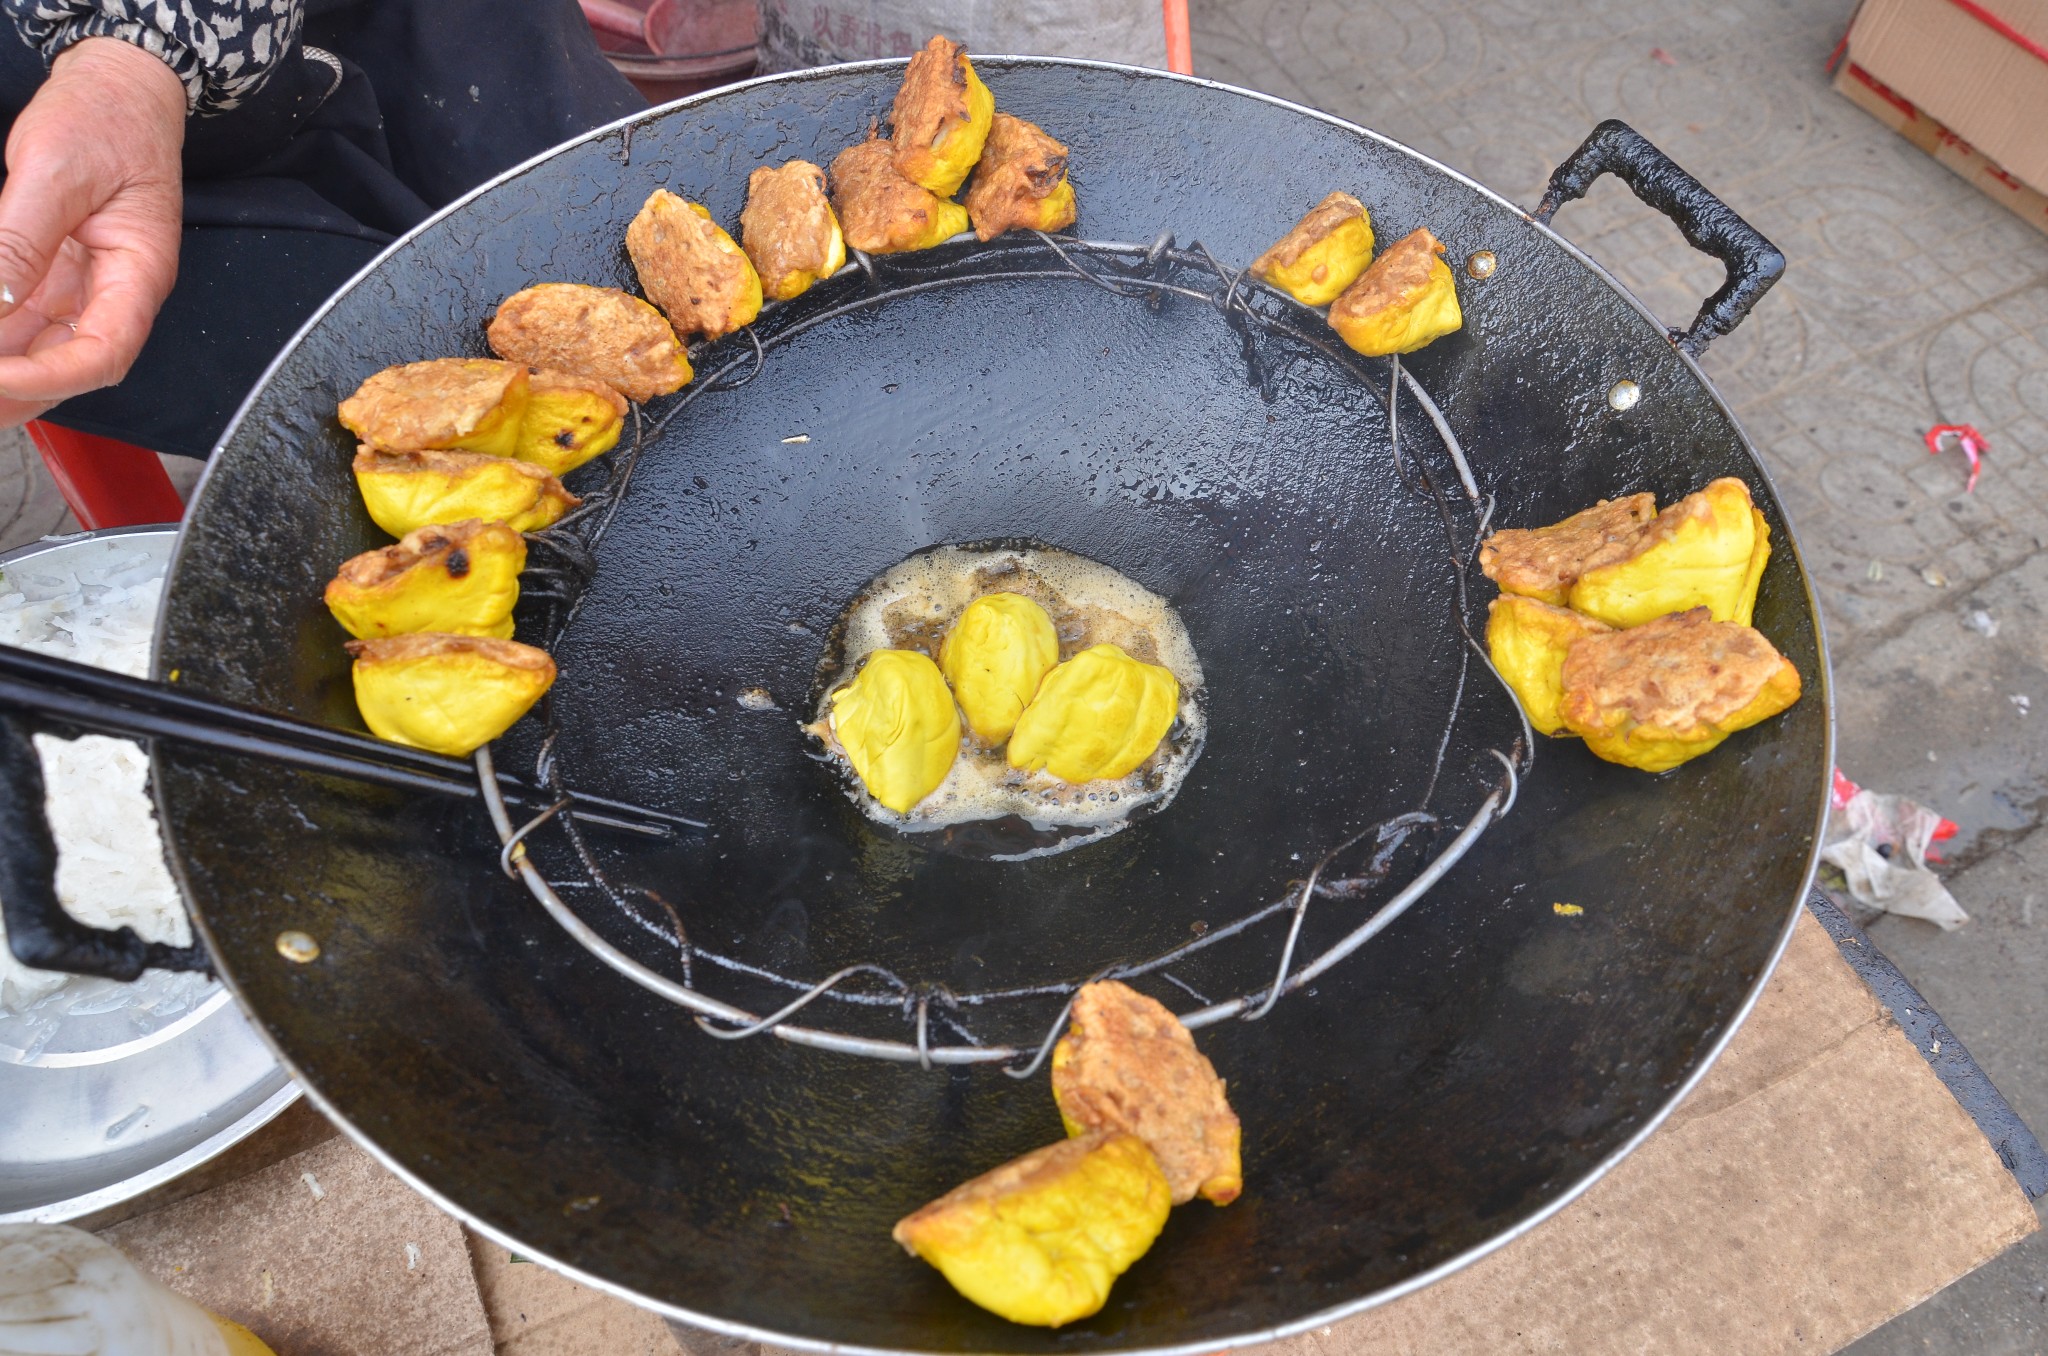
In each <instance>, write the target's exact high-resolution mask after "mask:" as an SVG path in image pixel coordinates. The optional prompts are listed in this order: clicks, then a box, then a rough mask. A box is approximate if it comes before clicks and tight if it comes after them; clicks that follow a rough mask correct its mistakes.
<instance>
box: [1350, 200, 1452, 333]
mask: <svg viewBox="0 0 2048 1356" xmlns="http://www.w3.org/2000/svg"><path fill="white" fill-rule="evenodd" d="M1443 252H1444V247H1443V243H1442V242H1441V241H1439V240H1438V239H1437V238H1436V237H1435V236H1433V235H1431V234H1430V233H1429V229H1428V228H1427V227H1418V228H1417V229H1415V230H1413V231H1410V232H1409V233H1408V234H1407V235H1405V236H1403V237H1402V238H1401V239H1400V240H1397V241H1395V242H1394V243H1393V244H1391V245H1389V246H1387V248H1386V250H1385V251H1384V252H1383V253H1382V254H1381V255H1380V257H1379V258H1377V259H1375V260H1373V263H1372V267H1370V268H1368V269H1366V271H1365V272H1364V273H1363V274H1361V275H1360V276H1359V279H1358V281H1357V282H1355V283H1353V284H1351V286H1349V287H1347V288H1345V289H1344V294H1343V295H1342V296H1340V297H1338V298H1337V300H1336V301H1334V302H1333V303H1331V305H1330V328H1332V329H1334V330H1336V331H1337V335H1338V337H1339V338H1341V339H1342V340H1343V341H1344V342H1345V343H1347V344H1349V345H1350V346H1351V347H1352V348H1354V349H1356V350H1357V351H1358V352H1360V353H1363V354H1364V355H1365V356H1366V357H1368V358H1383V357H1385V356H1386V355H1388V354H1389V353H1413V352H1414V351H1415V350H1416V349H1418V348H1421V347H1422V346H1423V345H1424V344H1428V343H1431V342H1433V341H1435V340H1438V339H1441V338H1443V337H1444V336H1445V335H1447V334H1450V333H1451V332H1453V331H1454V330H1456V329H1457V328H1458V327H1459V326H1461V325H1463V324H1464V323H1465V317H1464V313H1463V312H1461V311H1460V310H1459V309H1458V284H1457V281H1456V280H1455V279H1454V278H1452V277H1451V270H1450V266H1449V265H1448V264H1446V263H1444V261H1443V260H1442V259H1441V258H1439V257H1438V256H1439V255H1441V254H1442V253H1443Z"/></svg>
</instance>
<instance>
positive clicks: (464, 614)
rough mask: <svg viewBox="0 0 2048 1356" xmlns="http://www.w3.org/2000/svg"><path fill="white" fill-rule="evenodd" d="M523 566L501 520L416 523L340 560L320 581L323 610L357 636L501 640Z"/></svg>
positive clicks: (516, 538)
mask: <svg viewBox="0 0 2048 1356" xmlns="http://www.w3.org/2000/svg"><path fill="white" fill-rule="evenodd" d="M525 568H526V538H524V537H522V536H520V535H519V534H518V533H517V532H515V531H513V530H512V529H511V528H509V527H507V526H506V525H505V524H504V523H501V522H490V523H487V522H484V521H482V520H481V519H477V518H470V519H467V520H465V521H463V522H459V523H449V524H447V525H446V526H443V527H423V528H420V529H418V530H417V531H414V532H408V533H406V534H405V537H404V539H403V540H402V541H400V542H399V543H398V544H397V545H396V546H386V547H384V548H383V549H382V550H377V551H365V552H363V554H361V555H359V556H355V557H352V558H351V559H349V560H347V561H344V562H343V563H342V566H341V569H340V570H338V571H337V572H336V573H335V576H334V578H333V580H332V581H331V582H329V584H328V585H327V594H326V601H327V610H328V611H330V612H332V613H333V614H334V619H335V620H336V621H338V622H340V623H341V625H342V627H343V629H345V630H346V631H347V632H348V633H349V634H350V635H352V636H357V637H360V638H364V639H374V638H375V637H378V636H401V635H409V634H411V633H413V632H415V631H440V632H443V633H446V634H449V635H461V636H496V637H497V638H498V639H500V640H509V639H510V638H511V636H512V605H513V604H514V603H517V602H518V601H519V572H520V571H521V570H523V569H525Z"/></svg>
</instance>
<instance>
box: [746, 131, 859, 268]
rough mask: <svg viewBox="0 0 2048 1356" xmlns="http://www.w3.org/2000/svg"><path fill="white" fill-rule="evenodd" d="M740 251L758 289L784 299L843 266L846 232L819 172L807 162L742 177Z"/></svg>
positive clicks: (792, 162) (763, 167) (765, 167)
mask: <svg viewBox="0 0 2048 1356" xmlns="http://www.w3.org/2000/svg"><path fill="white" fill-rule="evenodd" d="M740 248H741V249H743V250H745V251H746V252H747V258H748V259H750V260H752V261H753V264H754V271H755V272H756V273H758V274H760V275H761V289H762V291H764V292H765V293H767V295H769V296H770V297H773V298H774V299H775V300H777V301H789V300H791V299H792V298H795V297H800V296H802V295H803V294H804V293H805V292H807V291H808V290H810V288H811V287H812V285H813V284H815V283H816V282H817V281H818V279H820V278H829V277H831V276H832V275H833V274H834V273H837V272H838V271H839V270H840V268H841V267H843V266H844V265H845V263H846V234H845V232H843V231H841V230H840V229H839V218H838V216H836V215H835V214H834V213H833V211H832V202H831V199H829V198H828V197H827V196H826V194H825V171H823V170H821V169H819V168H818V167H817V166H816V165H813V164H812V163H811V162H810V161H808V160H792V161H790V162H789V163H788V164H786V165H783V166H781V167H780V168H778V169H770V168H768V167H767V166H766V165H762V166H760V167H758V168H756V169H755V170H754V172H753V173H752V174H750V175H748V176H747V205H746V208H745V210H743V211H742V212H741V213H740Z"/></svg>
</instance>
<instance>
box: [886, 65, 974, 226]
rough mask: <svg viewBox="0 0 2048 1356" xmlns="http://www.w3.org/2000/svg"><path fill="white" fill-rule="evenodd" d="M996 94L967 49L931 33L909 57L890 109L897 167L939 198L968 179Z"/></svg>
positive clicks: (949, 193)
mask: <svg viewBox="0 0 2048 1356" xmlns="http://www.w3.org/2000/svg"><path fill="white" fill-rule="evenodd" d="M995 111H996V99H995V96H994V95H993V94H990V93H989V92H988V86H987V85H984V84H982V83H981V77H980V76H978V75H976V74H975V73H974V63H973V62H971V61H969V60H968V59H967V49H966V48H965V47H962V46H961V45H960V44H959V43H957V42H954V41H953V40H952V39H950V38H945V37H939V36H937V35H934V36H933V38H932V40H931V41H930V42H928V43H926V44H925V45H924V50H923V51H921V52H918V53H917V54H916V55H915V56H913V57H911V58H910V68H909V69H908V70H906V71H905V72H904V73H903V85H902V87H901V88H900V89H898V90H897V91H896V102H895V105H894V106H893V107H892V108H891V109H890V110H889V144H890V148H891V154H892V156H893V157H894V160H895V164H896V172H897V173H898V174H900V175H902V176H903V177H904V178H906V179H908V180H910V182H912V183H913V184H916V185H918V186H919V187H921V188H924V189H926V190H928V191H930V192H932V193H935V194H937V195H938V196H939V197H941V198H950V197H952V196H953V195H954V194H955V193H957V192H959V190H960V185H961V184H963V183H965V182H966V181H967V172H968V171H969V170H971V169H973V168H974V162H975V161H976V160H977V159H979V158H980V156H981V148H982V142H983V141H984V139H986V138H987V136H988V130H989V124H990V121H991V120H992V119H993V117H994V115H995Z"/></svg>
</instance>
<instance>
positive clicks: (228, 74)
mask: <svg viewBox="0 0 2048 1356" xmlns="http://www.w3.org/2000/svg"><path fill="white" fill-rule="evenodd" d="M304 8H305V5H304V0H0V12H4V13H5V14H6V16H7V17H8V18H9V19H11V20H13V21H14V26H15V29H16V30H17V31H18V32H19V33H20V34H21V40H22V41H23V42H25V43H27V44H28V45H29V46H30V47H33V48H34V49H35V50H36V51H38V52H40V53H42V57H43V62H44V64H45V65H47V64H49V63H50V62H52V61H55V60H56V59H57V55H58V54H59V53H60V52H62V51H63V50H64V49H65V48H67V47H69V46H71V45H72V44H73V43H76V42H80V41H83V40H84V39H86V38H118V39H120V40H121V41H122V42H129V43H133V44H135V45H136V46H137V47H140V48H142V49H143V50H144V51H145V52H150V53H153V54H154V55H156V56H159V57H161V58H163V61H164V64H165V65H167V66H169V67H170V68H171V70H172V72H173V73H174V74H176V75H177V77H178V79H179V80H181V81H183V82H184V85H185V107H186V109H187V110H188V111H189V112H191V113H192V114H193V115H195V116H199V117H204V116H206V115H208V114H213V113H225V112H227V111H228V110H230V109H232V108H234V107H235V106H237V105H238V104H240V103H241V102H242V101H243V100H244V99H246V98H248V97H249V96H250V95H252V94H254V93H255V92H256V91H257V90H258V89H261V88H262V86H263V82H264V81H265V80H268V79H269V78H270V72H271V70H272V68H274V67H275V66H276V65H277V63H278V62H279V61H281V60H283V59H284V56H285V53H286V52H288V51H290V50H291V45H292V42H293V41H294V40H295V39H296V38H297V37H298V33H299V21H300V19H301V18H302V17H303V14H304Z"/></svg>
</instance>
